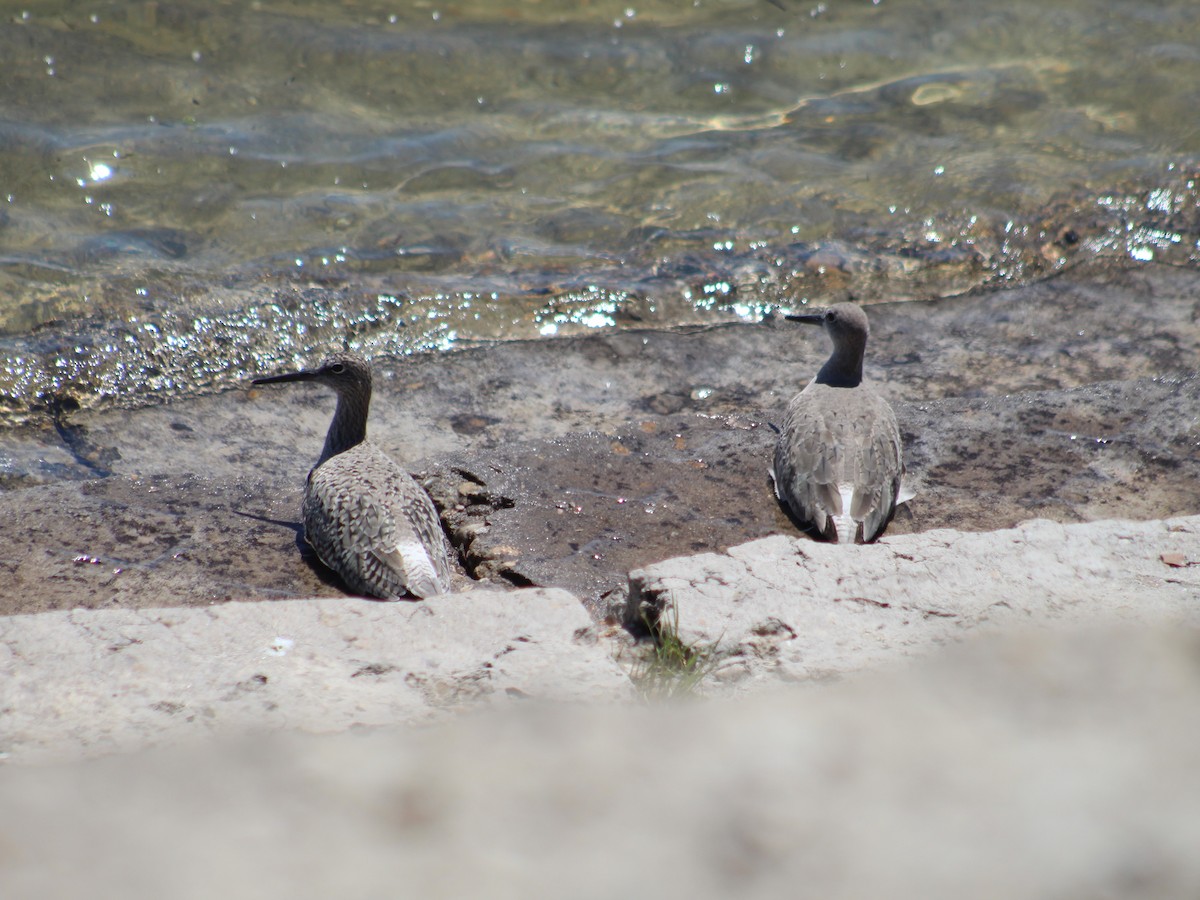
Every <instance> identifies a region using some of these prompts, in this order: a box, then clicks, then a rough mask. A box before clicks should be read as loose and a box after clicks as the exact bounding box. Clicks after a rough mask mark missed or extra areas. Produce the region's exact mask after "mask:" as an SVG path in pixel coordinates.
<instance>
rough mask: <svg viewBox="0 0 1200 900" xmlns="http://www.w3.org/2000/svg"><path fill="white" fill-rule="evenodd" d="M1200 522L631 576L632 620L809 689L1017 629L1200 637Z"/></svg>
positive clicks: (712, 558)
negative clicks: (1136, 628) (1182, 563)
mask: <svg viewBox="0 0 1200 900" xmlns="http://www.w3.org/2000/svg"><path fill="white" fill-rule="evenodd" d="M1163 554H1179V555H1182V556H1185V557H1187V558H1196V557H1197V556H1200V517H1191V518H1184V519H1176V520H1172V521H1166V522H1129V521H1106V522H1092V523H1088V524H1085V525H1059V524H1056V523H1053V522H1048V521H1045V520H1038V521H1032V522H1028V523H1026V524H1024V525H1021V526H1020V527H1018V528H1014V529H1011V530H1006V531H999V532H992V533H988V534H971V533H963V532H953V531H941V530H939V531H928V532H925V533H923V534H920V535H902V536H895V537H886V538H884V539H883V540H881V541H879V542H877V543H875V544H868V545H855V546H837V545H830V544H822V543H816V542H814V541H809V540H806V539H795V538H789V537H784V536H782V535H780V536H775V537H770V538H765V539H763V540H759V541H753V542H751V543H748V544H743V545H741V546H738V547H733V548H731V549H730V550H729V551H728V552H727V553H724V554H716V553H705V554H701V555H698V556H692V557H683V558H680V559H673V560H668V561H666V562H663V563H659V564H657V565H653V566H648V567H646V568H644V569H639V570H636V571H634V572H631V573H630V576H629V581H630V592H629V594H630V596H629V601H628V603H627V604H626V607H625V615H624V619H625V622H626V625H627V626H628V627H630V628H638V627H642V628H643V629H644V628H645V625H646V624H650V625H656V624H657V625H660V626H665V627H667V628H669V629H672V630H674V631H675V632H676V633H677V634H678V636H679V638H680V639H681V640H682V641H683V642H684V643H685V644H688V645H693V646H697V647H701V648H709V649H712V650H713V652H714V653H715V655H716V657H717V658H718V659H720V665H719V667H718V668H717V670H716V676H717V678H718V679H720V680H722V681H724V682H726V683H731V684H739V685H742V686H745V684H746V683H751V682H755V681H762V680H764V679H783V680H787V681H806V680H814V679H818V680H819V679H822V678H828V677H830V676H836V675H840V674H844V673H848V672H854V671H858V670H861V669H865V668H868V667H871V666H875V665H878V664H881V663H883V662H886V661H892V660H896V659H898V658H901V657H905V656H909V655H915V654H922V653H927V652H929V651H930V650H931V649H932V648H934V647H936V646H938V645H940V644H944V643H947V642H949V641H954V640H959V639H961V638H963V637H965V636H967V635H969V634H971V633H972V632H975V631H979V630H981V629H991V628H995V627H999V626H1005V625H1009V626H1011V625H1023V624H1029V623H1034V624H1038V625H1048V624H1053V623H1058V622H1087V621H1095V620H1099V619H1103V618H1106V617H1115V618H1123V619H1127V620H1130V621H1136V620H1140V619H1142V618H1146V617H1149V618H1152V619H1160V618H1164V617H1175V618H1177V619H1178V620H1180V621H1184V622H1189V623H1191V624H1193V625H1200V604H1198V603H1197V597H1200V572H1197V571H1193V570H1189V569H1179V568H1173V567H1172V566H1170V565H1169V564H1167V563H1165V562H1164V559H1163Z"/></svg>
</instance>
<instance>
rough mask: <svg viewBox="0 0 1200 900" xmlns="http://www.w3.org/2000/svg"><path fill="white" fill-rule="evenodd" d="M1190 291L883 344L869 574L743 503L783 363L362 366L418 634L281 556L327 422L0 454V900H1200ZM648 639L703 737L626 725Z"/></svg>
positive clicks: (297, 421)
mask: <svg viewBox="0 0 1200 900" xmlns="http://www.w3.org/2000/svg"><path fill="white" fill-rule="evenodd" d="M1198 282H1200V276H1197V275H1196V274H1195V273H1192V272H1189V271H1187V270H1178V269H1170V268H1166V267H1145V268H1141V269H1137V270H1132V271H1115V272H1112V271H1107V272H1090V273H1089V272H1076V273H1073V274H1068V275H1066V276H1063V277H1061V278H1059V279H1056V280H1053V281H1050V282H1046V283H1043V284H1040V285H1035V286H1032V287H1028V288H1021V289H1017V290H1013V291H1010V292H1008V293H1007V294H1004V295H996V294H991V295H976V296H965V297H960V298H952V299H947V300H943V301H938V302H934V303H905V304H896V305H892V306H880V307H872V308H871V309H870V315H871V318H872V325H873V336H872V341H871V344H870V346H869V348H868V374H869V376H870V377H873V378H875V379H876V380H877V381H878V382H879V383H881V384H882V386H883V387H884V389H885V390H887V391H888V392H889V394H890V396H891V397H892V398H893V401H894V402H895V405H896V407H897V412H898V415H899V418H900V419H901V424H902V428H903V429H904V430H905V433H906V434H905V436H906V443H907V450H908V466H909V470H910V473H911V474H912V476H913V480H914V482H915V483H916V486H917V489H918V490H919V491H920V493H919V495H918V497H917V499H916V500H915V501H913V503H911V504H910V506H909V508H908V509H907V510H906V511H905V512H904V513H903V514H902V515H901V516H900V517H899V518H898V519H897V520H896V522H895V523H893V526H892V528H891V530H890V531H889V532H888V534H887V536H886V537H885V539H884V540H882V541H880V542H879V543H877V544H875V545H871V546H867V547H849V548H847V547H828V546H825V545H820V544H815V543H813V542H811V541H809V540H808V539H807V538H804V537H802V536H799V535H797V534H796V533H795V531H794V529H793V528H792V526H791V524H790V523H789V522H788V521H787V519H786V517H784V516H783V514H782V513H781V512H780V510H779V508H778V506H777V505H776V504H774V503H773V501H772V499H771V495H770V488H769V485H768V483H767V479H766V476H765V470H766V466H767V461H768V459H769V455H770V447H771V444H772V442H773V432H772V431H771V429H770V428H769V423H770V422H771V421H773V419H774V418H777V417H778V415H779V411H780V410H781V408H782V406H783V404H784V403H785V402H786V399H787V397H788V396H789V395H790V393H791V392H792V391H794V390H795V389H796V388H797V387H799V386H800V385H801V384H802V383H803V382H804V381H805V380H806V379H807V377H809V375H811V373H812V371H814V370H815V368H816V366H817V364H818V363H819V362H820V360H821V359H822V358H823V357H824V355H825V354H826V352H827V347H826V346H825V344H824V339H823V337H821V336H820V335H819V334H818V335H814V334H812V333H810V332H807V331H799V330H798V329H796V328H793V327H791V326H790V325H789V323H786V322H781V321H777V322H768V323H764V324H762V325H758V326H750V325H742V326H728V327H720V328H712V329H705V330H699V331H693V332H688V333H683V332H623V333H615V334H606V335H598V336H596V337H593V338H587V339H572V340H564V341H555V342H544V343H534V344H515V345H512V344H510V345H496V346H488V347H479V348H474V349H471V350H467V351H463V352H459V353H455V354H450V355H447V356H440V357H428V358H415V359H411V360H404V361H399V362H387V361H382V362H381V363H380V364H379V366H378V369H377V372H378V377H377V382H378V388H377V399H376V401H375V405H374V410H373V418H372V428H371V430H372V436H373V439H374V440H375V441H376V442H378V443H379V444H381V445H382V446H383V447H384V448H385V449H387V450H389V451H390V452H393V453H394V454H395V455H396V456H397V457H398V458H399V459H402V460H404V461H406V462H408V463H409V464H410V468H412V469H413V470H414V471H417V472H421V473H423V477H424V478H425V480H426V482H427V483H428V484H429V486H430V489H431V493H432V494H433V495H434V497H435V499H436V500H437V501H438V503H439V505H440V506H441V507H442V509H443V516H444V518H445V520H446V524H447V527H448V530H449V531H450V532H451V533H452V534H453V535H454V537H455V540H456V543H457V544H458V546H459V549H460V555H461V557H462V560H463V563H464V570H463V571H462V572H461V573H460V575H459V581H458V587H459V588H461V591H460V592H459V593H456V594H453V595H449V596H446V597H442V598H436V599H435V600H433V601H429V602H425V603H401V604H381V603H373V602H367V601H362V600H357V599H353V598H346V597H344V596H343V595H342V594H341V593H340V591H339V590H338V589H337V586H336V585H335V584H333V583H331V582H328V581H326V580H324V579H325V576H324V574H323V573H322V571H321V570H320V569H319V568H318V567H316V566H314V565H312V564H311V563H310V562H306V561H305V560H304V559H302V558H301V555H300V551H299V549H298V546H297V532H296V527H295V526H296V520H297V508H298V498H299V492H300V486H301V481H302V478H303V474H304V472H305V471H307V468H308V466H309V465H311V462H312V459H313V458H314V457H315V455H316V453H317V451H318V450H319V447H320V443H321V439H322V436H323V433H324V429H325V427H326V425H327V424H328V419H329V415H330V412H331V409H332V399H331V398H330V397H328V396H326V395H324V394H322V393H321V392H319V391H316V390H314V391H305V390H293V391H283V390H280V391H278V392H267V391H255V392H245V393H234V394H223V395H219V396H215V397H210V398H206V399H203V400H198V401H195V402H192V403H187V404H178V405H173V406H168V407H162V408H151V409H144V410H138V411H132V412H130V411H94V412H77V413H75V414H73V415H70V416H67V417H65V418H60V419H59V420H58V421H56V422H49V421H48V422H47V423H44V425H43V427H42V428H38V427H37V426H36V425H35V426H31V427H29V428H28V429H25V430H22V431H13V432H8V433H5V434H3V435H0V449H3V451H4V454H5V457H6V459H8V460H9V461H10V464H9V466H8V468H7V469H6V470H5V473H4V475H5V479H6V481H5V487H6V488H7V489H6V490H3V491H0V506H3V509H2V510H0V514H2V515H3V520H4V521H5V522H6V526H5V543H6V546H5V549H4V551H3V554H2V560H0V562H2V564H3V567H4V570H5V572H6V578H5V579H4V582H3V584H0V609H2V610H3V612H5V613H6V614H7V615H6V616H5V617H3V618H0V661H2V665H3V669H4V671H5V672H6V675H5V678H4V679H3V681H2V682H0V751H3V752H4V754H5V760H6V765H4V766H2V767H0V885H3V890H2V891H0V893H2V894H3V896H4V897H6V898H7V897H39V898H40V897H74V896H81V895H82V896H90V897H123V898H132V897H163V896H170V897H185V898H186V897H193V896H194V897H211V896H214V895H225V896H228V897H230V898H238V897H275V896H279V897H283V896H289V897H294V896H302V897H304V896H312V897H327V896H330V895H333V894H337V895H347V896H381V897H383V896H388V897H390V896H397V895H401V896H456V897H457V896H477V895H483V894H486V895H488V896H499V897H507V896H513V897H517V896H521V897H529V896H535V897H536V896H578V897H611V896H617V895H631V896H660V897H663V896H665V897H675V896H679V897H685V896H686V897H691V898H697V897H699V898H703V897H714V898H715V897H727V896H731V895H737V896H751V897H757V896H762V897H767V896H771V897H775V896H812V897H822V898H825V897H862V896H893V897H910V896H911V897H962V896H977V895H984V896H997V897H999V896H1032V895H1037V896H1055V897H1059V896H1061V897H1126V896H1128V897H1135V896H1136V897H1143V896H1156V897H1195V896H1197V895H1200V857H1197V854H1196V853H1195V852H1194V850H1195V847H1196V846H1198V845H1200V775H1198V774H1197V773H1198V771H1200V770H1198V769H1197V767H1196V766H1195V753H1196V751H1195V748H1196V746H1197V745H1198V742H1200V516H1197V515H1196V514H1197V512H1200V453H1198V452H1197V450H1198V448H1200V379H1198V378H1197V375H1196V359H1197V358H1198V356H1197V351H1198V350H1200V347H1198V346H1197V345H1198V344H1200V327H1197V323H1198V321H1200V299H1197V298H1200V290H1197V288H1200V283H1198ZM471 576H473V577H474V578H475V579H479V581H475V580H472V577H471ZM514 587H516V589H514ZM305 597H307V598H309V599H296V598H305ZM227 601H232V602H227ZM655 618H657V619H658V620H659V621H660V622H664V623H667V624H669V625H671V626H672V627H673V628H676V629H677V630H678V633H679V634H680V636H681V637H682V638H683V639H684V640H685V641H686V642H688V643H690V644H692V645H693V646H695V647H696V648H699V649H701V650H703V651H704V652H705V653H706V654H707V656H706V660H707V662H706V665H708V666H709V668H708V669H706V672H707V674H706V677H705V678H704V680H703V682H702V685H701V689H700V690H701V693H702V694H704V695H707V696H706V698H705V699H702V700H701V701H699V702H695V703H683V704H671V703H664V702H652V703H643V702H640V701H641V700H642V699H643V697H644V693H645V691H646V685H647V681H646V680H645V678H644V675H645V668H644V667H645V665H646V663H645V653H646V648H645V645H644V644H642V645H638V644H635V642H634V641H633V639H632V637H631V636H630V633H629V631H627V630H626V629H625V628H623V627H622V626H621V621H622V619H624V621H626V622H627V623H629V624H630V625H631V627H633V629H634V630H635V631H636V630H637V629H638V627H640V625H641V624H642V623H643V622H644V621H646V620H650V621H653V620H654V619H655ZM364 726H370V727H369V728H368V727H364Z"/></svg>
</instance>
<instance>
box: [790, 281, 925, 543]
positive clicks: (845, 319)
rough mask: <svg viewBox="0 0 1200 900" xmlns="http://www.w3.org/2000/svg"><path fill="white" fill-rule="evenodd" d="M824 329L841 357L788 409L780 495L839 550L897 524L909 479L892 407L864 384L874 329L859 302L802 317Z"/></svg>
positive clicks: (793, 511)
mask: <svg viewBox="0 0 1200 900" xmlns="http://www.w3.org/2000/svg"><path fill="white" fill-rule="evenodd" d="M785 318H786V319H789V320H791V321H793V322H803V323H806V324H810V325H820V326H822V327H823V328H824V329H825V333H826V334H828V335H829V337H830V339H831V340H832V341H833V353H832V354H831V355H830V357H829V359H828V360H827V361H826V362H825V364H824V365H823V366H821V369H820V371H818V372H817V374H816V377H815V378H813V379H812V381H810V382H809V383H808V385H807V386H806V387H805V388H804V389H803V390H802V391H800V393H798V394H796V395H795V396H794V397H793V398H792V399H791V401H790V402H789V403H788V406H787V411H786V413H785V414H784V419H783V427H782V428H781V429H780V433H779V440H778V441H777V443H776V445H775V462H774V467H773V469H772V472H771V475H772V478H773V480H774V482H775V495H776V497H777V498H778V499H779V501H780V502H781V503H782V504H783V505H784V507H785V508H786V509H787V510H788V511H789V512H790V513H791V515H792V516H793V517H794V518H795V519H796V520H797V521H798V522H800V523H801V524H802V525H803V526H804V527H805V528H808V529H811V530H812V531H815V532H816V533H817V534H818V535H820V536H821V537H823V538H824V539H825V540H828V541H832V542H835V543H870V542H871V541H874V540H875V539H876V538H877V537H879V535H880V534H882V532H883V530H884V529H885V528H886V527H887V525H888V523H889V522H890V521H891V519H892V516H893V515H894V514H895V511H896V506H897V504H898V503H899V502H904V500H906V499H908V498H907V497H905V498H903V499H901V494H900V491H901V482H902V480H903V477H904V458H903V447H902V444H901V440H900V427H899V425H898V424H897V422H896V414H895V412H894V411H893V410H892V407H891V406H890V405H889V404H888V402H887V400H885V399H884V398H883V397H882V396H881V395H880V394H879V393H878V392H877V391H876V390H875V389H874V388H873V387H872V386H871V385H870V384H868V383H866V382H864V381H863V374H862V370H863V353H864V351H865V350H866V346H867V337H868V335H869V334H870V326H869V325H868V323H867V314H866V313H864V312H863V311H862V309H860V308H859V307H858V306H856V305H855V304H853V303H838V304H836V305H834V306H829V307H826V308H823V309H816V310H812V311H810V312H808V313H804V314H800V315H791V314H789V315H786V316H785Z"/></svg>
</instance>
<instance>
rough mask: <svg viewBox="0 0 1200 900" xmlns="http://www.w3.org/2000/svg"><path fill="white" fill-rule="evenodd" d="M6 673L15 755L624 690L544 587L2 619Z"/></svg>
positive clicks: (397, 718)
mask: <svg viewBox="0 0 1200 900" xmlns="http://www.w3.org/2000/svg"><path fill="white" fill-rule="evenodd" d="M0 670H2V671H3V672H4V678H3V679H0V751H3V752H4V753H6V754H7V757H6V758H8V759H10V760H13V761H20V762H31V761H41V760H45V759H54V758H72V757H77V756H80V755H93V754H97V753H105V752H111V751H116V750H123V749H135V748H139V747H145V746H149V745H154V744H158V743H162V742H167V741H178V740H180V739H182V738H184V737H188V736H198V735H206V734H210V733H214V732H219V733H225V734H228V733H230V732H237V731H245V730H268V729H278V728H283V727H286V728H289V729H301V730H305V731H316V732H327V731H343V730H346V729H348V728H351V727H355V726H360V725H382V724H389V725H390V724H395V723H397V722H415V721H426V720H429V719H431V718H436V717H437V716H439V715H442V714H445V713H448V712H451V711H461V710H463V709H467V708H470V707H472V706H476V705H479V704H497V703H500V704H504V703H511V702H520V701H523V700H527V699H535V698H536V699H542V700H578V699H582V698H586V699H588V700H606V699H615V698H621V697H628V696H630V695H631V688H630V685H629V680H628V678H627V676H626V674H625V672H624V670H622V669H621V668H620V666H618V665H617V663H616V662H615V661H614V658H613V654H612V651H611V649H610V648H609V646H608V644H607V643H601V642H600V640H599V636H598V635H597V633H596V632H595V631H594V630H593V628H592V627H591V620H590V619H589V617H588V615H587V613H586V612H585V611H584V610H583V608H582V606H580V604H579V601H578V600H577V599H576V598H575V597H573V596H572V595H570V594H568V593H566V592H565V591H560V590H542V589H535V590H524V591H485V590H476V591H469V592H466V593H461V594H455V595H445V596H439V597H434V598H431V599H429V600H426V601H424V602H421V603H379V602H372V601H366V600H346V599H324V600H322V599H312V600H297V601H285V602H279V603H228V604H222V605H214V606H211V607H207V608H202V609H197V608H178V607H176V608H169V609H147V610H136V609H135V610H122V609H109V610H86V609H77V610H72V611H70V612H50V613H41V614H37V615H27V616H9V617H5V618H0Z"/></svg>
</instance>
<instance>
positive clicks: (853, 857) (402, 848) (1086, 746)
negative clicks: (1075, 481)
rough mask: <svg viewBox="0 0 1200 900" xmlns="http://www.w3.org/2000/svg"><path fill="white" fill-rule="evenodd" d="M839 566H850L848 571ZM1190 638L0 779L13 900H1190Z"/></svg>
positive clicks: (1016, 642)
mask: <svg viewBox="0 0 1200 900" xmlns="http://www.w3.org/2000/svg"><path fill="white" fill-rule="evenodd" d="M843 549H844V548H843ZM1197 746H1200V634H1198V633H1197V632H1196V631H1194V630H1189V629H1180V628H1178V627H1172V626H1169V625H1165V626H1162V627H1151V628H1145V627H1137V626H1132V625H1129V624H1128V623H1126V624H1123V625H1119V626H1116V627H1113V628H1111V629H1101V630H1095V629H1078V628H1072V629H1071V630H1070V633H1063V632H1055V631H1041V632H1035V633H1025V634H1020V635H1017V636H1009V637H1007V638H1005V639H1003V640H1000V639H991V640H974V641H970V642H968V643H966V644H964V645H963V646H961V647H956V648H954V649H953V650H952V651H950V652H946V653H943V654H939V655H938V656H937V657H935V658H933V659H930V660H927V661H926V662H924V663H923V664H921V665H919V666H917V667H915V668H904V669H898V670H892V669H889V670H886V671H884V672H880V673H876V674H873V675H870V676H864V677H862V678H859V679H854V680H851V681H849V682H843V683H840V684H835V685H831V686H827V687H823V688H820V689H802V688H797V687H793V688H790V689H787V690H776V691H770V692H766V693H762V694H759V695H755V696H752V697H744V698H740V699H739V700H738V701H737V702H736V703H729V702H715V701H710V702H704V703H699V704H688V705H683V706H665V707H664V706H656V707H651V708H639V707H629V706H625V705H622V706H620V707H601V708H597V707H594V706H593V707H584V708H550V709H548V708H545V707H543V706H541V705H538V704H534V705H525V706H522V707H519V711H516V710H508V711H506V712H505V713H503V714H485V715H481V716H466V717H462V718H457V719H455V720H452V721H450V722H448V723H444V724H441V725H437V726H434V727H431V728H425V729H398V730H391V729H389V730H377V731H371V732H366V733H363V732H358V733H352V734H343V735H337V736H309V737H288V738H286V739H273V740H267V741H246V742H241V743H235V744H233V745H225V744H217V745H212V744H210V743H205V744H203V745H198V746H188V747H176V748H171V749H170V750H158V751H155V752H153V753H149V754H138V755H134V756H129V757H112V758H107V759H100V760H94V761H90V762H87V763H84V764H76V765H72V766H45V767H22V766H5V767H0V884H3V885H4V896H5V898H6V900H34V898H36V900H46V898H59V897H62V898H67V897H89V898H97V900H110V898H112V900H116V898H120V900H141V898H147V900H150V898H154V900H157V898H161V897H171V898H175V900H193V898H194V900H202V898H204V900H207V898H211V897H222V898H225V900H243V898H246V900H249V898H254V900H274V898H279V900H284V898H286V900H296V898H310V897H311V898H318V897H319V898H327V897H333V896H353V897H396V896H411V897H463V898H466V897H481V896H486V897H492V898H498V900H507V898H528V897H576V898H582V900H590V898H597V900H598V898H611V897H631V898H640V897H654V898H663V900H675V898H687V900H709V898H712V900H717V898H728V897H734V896H736V897H744V898H768V897H770V898H777V897H796V898H810V897H811V898H821V900H841V898H846V900H850V898H862V897H888V898H895V900H909V898H912V900H918V898H919V900H961V898H963V897H980V896H982V897H1103V898H1126V897H1128V898H1142V897H1156V898H1180V900H1191V898H1194V897H1196V896H1198V895H1200V854H1197V853H1196V847H1197V846H1200V767H1197V765H1196V747H1197Z"/></svg>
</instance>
